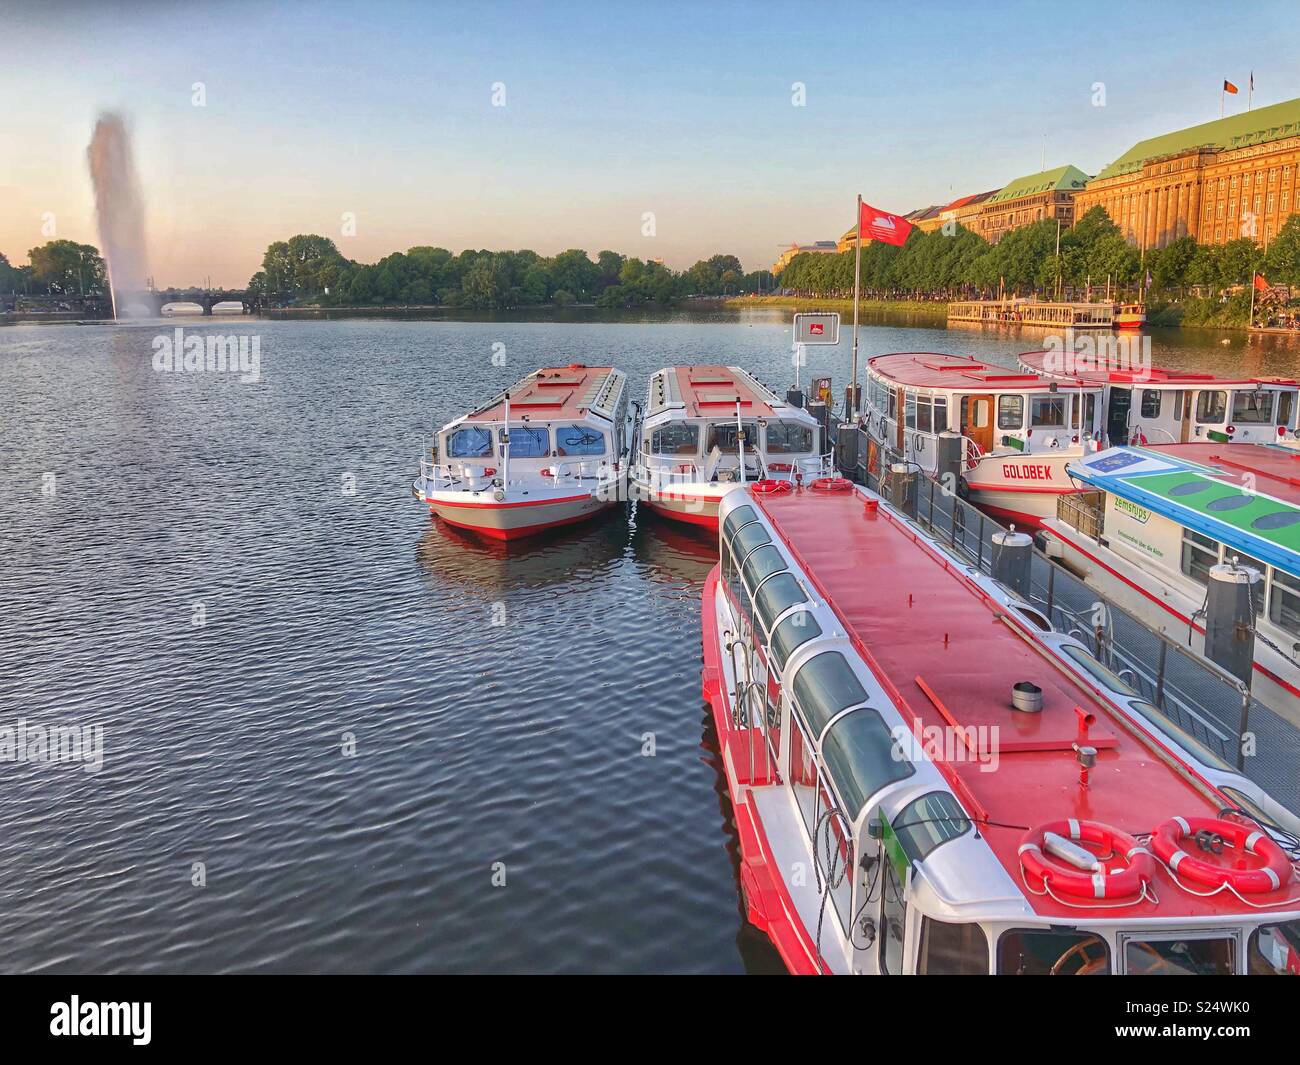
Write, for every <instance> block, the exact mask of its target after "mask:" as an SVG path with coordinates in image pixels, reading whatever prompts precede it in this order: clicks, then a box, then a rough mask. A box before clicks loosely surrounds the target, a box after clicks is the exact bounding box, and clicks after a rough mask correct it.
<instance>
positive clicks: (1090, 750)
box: [1074, 743, 1097, 788]
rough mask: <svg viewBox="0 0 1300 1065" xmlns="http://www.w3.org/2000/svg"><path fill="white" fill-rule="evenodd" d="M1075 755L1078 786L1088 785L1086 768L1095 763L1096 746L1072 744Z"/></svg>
mask: <svg viewBox="0 0 1300 1065" xmlns="http://www.w3.org/2000/svg"><path fill="white" fill-rule="evenodd" d="M1074 753H1075V757H1076V758H1078V759H1079V787H1081V788H1086V787H1087V786H1088V770H1090V769H1091V768H1092V767H1093V766H1095V765H1096V764H1097V748H1096V747H1086V746H1084V745H1083V744H1079V743H1076V744H1075V745H1074Z"/></svg>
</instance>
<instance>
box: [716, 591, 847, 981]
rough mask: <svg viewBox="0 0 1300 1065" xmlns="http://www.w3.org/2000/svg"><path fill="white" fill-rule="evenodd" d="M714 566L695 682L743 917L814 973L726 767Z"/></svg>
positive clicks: (796, 969)
mask: <svg viewBox="0 0 1300 1065" xmlns="http://www.w3.org/2000/svg"><path fill="white" fill-rule="evenodd" d="M719 573H720V567H719V566H714V567H713V569H711V570H710V571H709V576H708V579H707V580H706V581H705V582H704V596H703V604H702V610H701V615H700V627H701V629H702V630H703V636H704V669H703V671H702V672H701V676H700V680H701V686H702V688H703V693H704V698H705V700H706V701H707V702H708V704H709V708H710V709H711V710H712V712H713V724H714V727H715V728H716V729H717V732H718V741H719V744H720V746H721V749H722V752H723V759H722V767H723V774H724V775H725V776H726V778H727V792H728V794H729V795H730V796H731V807H732V809H733V810H734V811H735V815H736V831H737V834H738V835H739V837H740V879H741V888H742V890H743V892H744V895H745V915H746V918H747V919H748V920H749V922H750V924H752V925H753V926H754V927H755V928H757V929H758V930H759V931H761V932H763V933H765V934H766V935H767V938H768V939H769V940H771V942H772V945H773V946H774V947H775V948H776V952H777V953H778V954H779V955H781V961H782V962H784V963H785V967H786V968H787V969H788V970H790V972H792V973H793V974H795V975H796V976H815V975H820V974H821V973H823V972H825V971H827V970H826V968H825V966H824V964H823V963H821V961H820V958H819V957H818V954H817V947H816V945H815V944H814V943H813V939H812V936H811V935H809V933H808V929H807V928H806V927H805V926H804V924H803V921H802V920H800V918H799V914H798V911H797V910H796V909H795V906H794V900H793V899H792V898H791V897H790V890H789V888H787V887H786V885H785V881H784V880H783V879H782V878H781V873H780V871H779V869H778V868H777V864H776V856H775V855H774V854H773V852H772V847H771V845H770V844H769V843H768V841H767V835H766V833H765V832H764V831H763V824H762V821H761V820H760V819H759V817H758V815H757V814H756V813H755V811H754V807H753V806H752V804H750V803H749V802H747V801H746V799H745V797H744V795H740V796H738V795H737V792H739V791H740V790H741V789H740V786H739V785H738V784H737V783H736V781H735V780H734V779H733V778H732V773H731V771H730V769H728V762H727V758H726V751H727V749H728V747H729V746H730V742H731V737H732V735H733V734H734V733H736V732H737V731H738V730H736V729H733V728H732V726H731V713H730V711H729V709H728V707H727V696H726V693H725V692H724V691H723V683H722V682H723V673H722V659H721V652H720V651H719V648H718V625H717V618H716V616H715V615H714V609H715V607H714V600H715V598H716V596H717V594H718V577H719Z"/></svg>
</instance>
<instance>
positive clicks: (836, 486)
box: [808, 477, 853, 492]
mask: <svg viewBox="0 0 1300 1065" xmlns="http://www.w3.org/2000/svg"><path fill="white" fill-rule="evenodd" d="M808 487H809V488H811V489H812V490H813V491H814V492H847V491H849V489H851V488H852V487H853V482H852V481H850V480H849V479H848V478H847V477H818V478H817V480H815V481H813V483H812V484H810V485H809V486H808Z"/></svg>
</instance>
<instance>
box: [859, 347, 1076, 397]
mask: <svg viewBox="0 0 1300 1065" xmlns="http://www.w3.org/2000/svg"><path fill="white" fill-rule="evenodd" d="M867 365H868V366H869V367H870V368H871V369H872V370H875V371H876V373H878V374H880V375H881V376H882V377H887V378H889V380H891V381H893V382H895V383H896V384H900V385H904V386H911V387H913V388H947V389H953V390H956V391H962V392H1021V391H1025V392H1028V391H1039V390H1042V391H1046V390H1047V389H1049V388H1051V387H1052V386H1053V385H1059V384H1060V383H1061V378H1060V377H1044V376H1041V375H1040V374H1036V373H1023V372H1017V371H1016V370H1008V369H1007V368H1006V367H1005V366H997V365H995V364H993V363H985V362H980V361H979V360H978V359H973V358H971V357H970V356H969V355H943V354H939V353H937V352H929V351H905V352H896V353H894V354H892V355H875V356H873V357H872V358H870V359H868V360H867Z"/></svg>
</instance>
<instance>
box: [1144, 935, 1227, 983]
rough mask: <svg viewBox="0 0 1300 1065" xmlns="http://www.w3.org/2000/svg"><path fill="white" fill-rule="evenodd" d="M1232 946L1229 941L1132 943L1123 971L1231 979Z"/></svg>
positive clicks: (1153, 974)
mask: <svg viewBox="0 0 1300 1065" xmlns="http://www.w3.org/2000/svg"><path fill="white" fill-rule="evenodd" d="M1235 946H1236V943H1235V942H1234V941H1233V940H1231V939H1154V940H1148V941H1144V940H1132V939H1131V940H1129V941H1128V942H1127V943H1125V944H1124V967H1125V969H1127V970H1128V973H1129V975H1130V976H1231V975H1232V974H1233V972H1234V970H1235V957H1236V950H1235V949H1234V948H1235Z"/></svg>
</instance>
